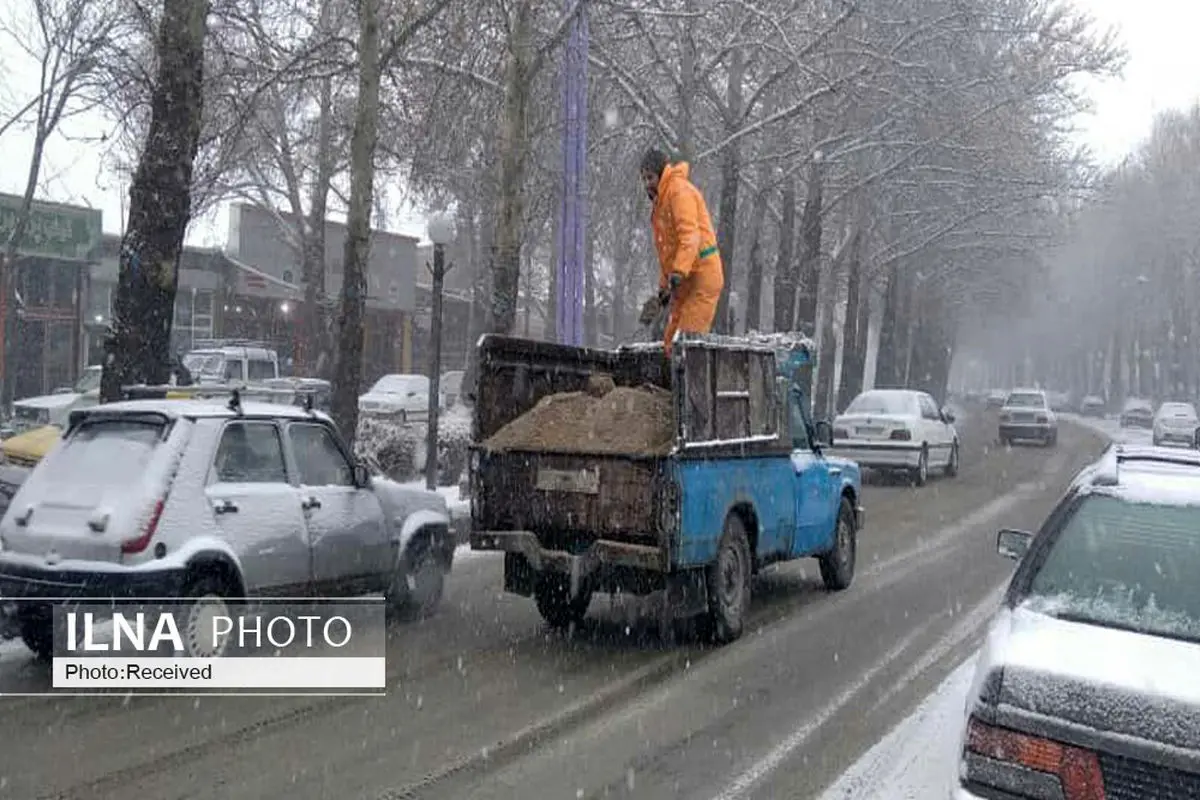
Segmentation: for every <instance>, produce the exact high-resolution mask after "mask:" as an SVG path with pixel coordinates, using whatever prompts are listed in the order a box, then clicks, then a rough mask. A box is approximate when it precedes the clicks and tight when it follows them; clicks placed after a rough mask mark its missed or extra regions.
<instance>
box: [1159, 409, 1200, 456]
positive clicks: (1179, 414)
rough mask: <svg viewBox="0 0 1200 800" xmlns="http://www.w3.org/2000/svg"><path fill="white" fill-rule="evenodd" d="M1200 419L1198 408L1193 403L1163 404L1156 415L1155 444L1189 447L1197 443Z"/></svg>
mask: <svg viewBox="0 0 1200 800" xmlns="http://www.w3.org/2000/svg"><path fill="white" fill-rule="evenodd" d="M1197 428H1200V419H1198V418H1197V415H1196V407H1195V406H1194V405H1192V404H1191V403H1163V404H1162V405H1161V406H1159V407H1158V413H1156V414H1155V415H1154V444H1155V445H1162V444H1183V445H1187V446H1188V447H1191V446H1193V445H1194V444H1195V443H1196V429H1197Z"/></svg>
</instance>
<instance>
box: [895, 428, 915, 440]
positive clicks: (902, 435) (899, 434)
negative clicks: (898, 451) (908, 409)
mask: <svg viewBox="0 0 1200 800" xmlns="http://www.w3.org/2000/svg"><path fill="white" fill-rule="evenodd" d="M891 438H892V441H896V442H907V441H909V440H911V439H912V432H911V431H909V430H908V428H901V429H900V430H896V431H892V436H891Z"/></svg>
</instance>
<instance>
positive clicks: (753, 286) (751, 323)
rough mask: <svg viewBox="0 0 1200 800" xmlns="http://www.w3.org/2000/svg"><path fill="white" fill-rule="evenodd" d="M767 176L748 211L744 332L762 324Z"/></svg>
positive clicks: (761, 181) (763, 176)
mask: <svg viewBox="0 0 1200 800" xmlns="http://www.w3.org/2000/svg"><path fill="white" fill-rule="evenodd" d="M769 177H770V176H769V175H768V174H767V172H766V170H763V172H762V174H761V176H760V181H759V189H758V194H756V195H755V196H754V205H753V206H752V207H751V209H750V266H749V270H748V271H747V273H746V330H747V331H756V330H758V326H759V325H761V324H762V290H763V285H762V284H763V263H762V232H763V219H764V218H765V217H766V215H767V181H768V180H769Z"/></svg>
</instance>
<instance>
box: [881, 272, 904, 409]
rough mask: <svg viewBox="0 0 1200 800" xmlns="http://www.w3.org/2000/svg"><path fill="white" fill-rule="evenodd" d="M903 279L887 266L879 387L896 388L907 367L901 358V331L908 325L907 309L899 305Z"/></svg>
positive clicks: (902, 292)
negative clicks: (905, 316)
mask: <svg viewBox="0 0 1200 800" xmlns="http://www.w3.org/2000/svg"><path fill="white" fill-rule="evenodd" d="M903 283H904V281H903V279H902V278H901V276H900V273H899V271H897V270H896V269H895V268H891V269H889V270H888V276H887V288H886V289H885V290H884V299H883V303H884V305H883V320H882V323H881V324H880V326H879V353H878V354H877V356H876V361H875V380H874V384H875V386H876V387H878V388H880V389H893V388H896V387H898V386H900V382H901V381H900V372H901V370H903V368H904V363H903V359H902V358H901V348H902V347H903V341H902V340H903V337H902V336H901V331H902V330H903V327H904V326H905V325H906V323H905V322H904V312H903V310H902V309H901V308H900V301H901V297H903V294H904V291H903V289H904V287H903Z"/></svg>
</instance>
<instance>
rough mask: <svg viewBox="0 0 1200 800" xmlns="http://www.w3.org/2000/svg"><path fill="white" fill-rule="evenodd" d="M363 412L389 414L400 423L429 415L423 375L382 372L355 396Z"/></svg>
mask: <svg viewBox="0 0 1200 800" xmlns="http://www.w3.org/2000/svg"><path fill="white" fill-rule="evenodd" d="M358 410H359V411H360V412H362V413H363V414H364V415H368V416H377V417H391V418H393V419H398V420H399V421H400V422H411V421H413V420H423V419H427V418H428V417H429V378H427V377H425V376H424V375H384V376H383V377H382V378H380V379H379V380H377V381H375V385H374V386H372V387H371V389H370V390H369V391H368V392H367V393H366V394H364V395H362V396H361V397H359V398H358Z"/></svg>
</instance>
